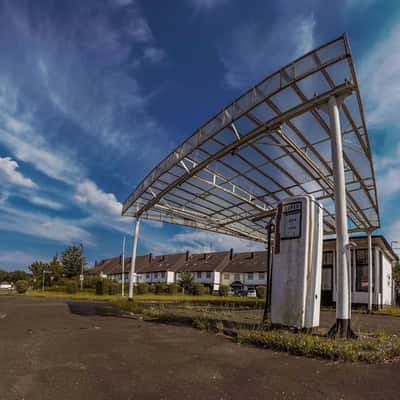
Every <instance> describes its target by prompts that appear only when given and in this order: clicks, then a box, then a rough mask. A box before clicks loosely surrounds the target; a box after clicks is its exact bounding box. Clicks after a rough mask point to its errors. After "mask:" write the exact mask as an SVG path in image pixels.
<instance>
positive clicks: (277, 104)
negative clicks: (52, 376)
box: [122, 36, 379, 242]
mask: <svg viewBox="0 0 400 400" xmlns="http://www.w3.org/2000/svg"><path fill="white" fill-rule="evenodd" d="M332 95H334V96H336V97H337V98H338V99H339V101H342V105H341V107H340V119H341V128H342V137H343V153H344V154H343V155H344V164H345V179H346V194H347V208H348V210H347V213H348V223H349V230H350V231H353V232H357V231H364V232H365V231H366V230H369V229H376V228H378V227H379V210H378V202H377V193H376V186H375V176H374V169H373V162H372V156H371V150H370V146H369V141H368V135H367V128H366V124H365V118H364V113H363V109H362V103H361V96H360V92H359V88H358V83H357V78H356V73H355V69H354V64H353V60H352V56H351V51H350V47H349V44H348V41H347V38H346V36H341V37H339V38H337V39H335V40H333V41H331V42H329V43H327V44H325V45H323V46H321V47H319V48H318V49H315V50H313V51H311V52H309V53H307V54H305V55H304V56H302V57H300V58H298V59H297V60H295V61H293V62H291V63H290V64H288V65H286V66H284V67H282V68H281V69H280V70H278V71H277V72H275V73H273V74H272V75H270V76H268V77H267V78H265V79H264V80H263V81H261V82H260V83H258V84H257V85H256V86H254V87H253V88H251V89H250V90H248V91H246V92H245V93H244V94H242V95H241V96H240V97H239V98H237V99H236V100H234V101H233V102H232V103H231V104H229V105H228V106H227V107H225V108H224V109H222V110H221V111H220V112H218V113H217V114H216V115H215V116H214V117H212V118H211V119H210V120H209V121H208V122H206V123H205V124H204V125H203V126H202V127H200V128H199V129H198V130H196V131H195V132H194V134H193V135H192V136H190V137H189V138H188V139H187V140H186V141H185V142H183V143H182V144H181V145H180V146H178V147H177V148H176V149H175V150H174V151H173V152H172V153H171V154H169V155H168V156H167V157H166V158H165V159H164V160H162V161H161V162H160V163H159V164H158V165H157V166H156V167H155V168H154V169H153V170H152V171H151V172H150V173H149V174H148V175H147V176H146V177H145V178H144V180H143V181H142V182H141V183H140V184H139V185H138V186H137V188H136V189H135V190H134V191H133V192H132V193H131V194H130V196H129V197H128V198H127V200H126V201H125V202H124V205H123V211H122V215H126V216H135V217H141V218H145V219H150V220H156V221H162V222H168V223H174V224H180V225H185V226H190V227H194V228H199V229H206V230H210V231H215V232H220V233H224V234H228V235H233V236H238V237H243V238H247V239H252V240H257V241H262V242H265V241H266V235H265V219H266V218H268V217H270V216H272V215H273V214H274V210H275V207H276V204H277V203H278V202H279V201H280V200H283V199H285V198H287V197H289V196H294V195H302V194H310V195H313V196H314V197H315V198H316V199H317V200H319V201H320V202H321V203H322V204H323V205H324V208H325V215H324V231H325V234H334V233H335V209H334V201H333V196H334V193H333V192H334V191H333V188H334V183H333V175H332V161H331V146H330V129H329V117H328V115H327V114H326V112H325V111H324V109H325V106H326V103H327V101H328V99H329V97H330V96H332Z"/></svg>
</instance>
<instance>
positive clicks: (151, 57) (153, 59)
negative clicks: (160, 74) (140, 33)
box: [143, 47, 166, 64]
mask: <svg viewBox="0 0 400 400" xmlns="http://www.w3.org/2000/svg"><path fill="white" fill-rule="evenodd" d="M165 57H166V53H165V51H164V50H163V49H160V48H159V47H147V48H145V49H144V52H143V58H144V59H145V60H146V61H149V62H150V63H152V64H158V63H160V62H161V61H163V60H164V59H165Z"/></svg>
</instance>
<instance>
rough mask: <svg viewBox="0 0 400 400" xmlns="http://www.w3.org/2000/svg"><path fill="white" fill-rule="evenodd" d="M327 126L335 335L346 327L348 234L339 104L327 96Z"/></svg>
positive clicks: (348, 319)
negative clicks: (333, 237) (332, 206)
mask: <svg viewBox="0 0 400 400" xmlns="http://www.w3.org/2000/svg"><path fill="white" fill-rule="evenodd" d="M328 111H329V120H330V128H331V151H332V164H333V180H334V183H335V188H334V189H335V190H334V193H335V212H336V282H337V299H336V327H337V330H338V333H339V335H341V336H347V335H348V331H349V329H350V318H351V315H350V313H351V311H350V307H349V274H348V268H349V266H348V262H347V259H348V257H347V248H348V245H349V234H348V230H347V206H346V181H345V176H344V162H343V148H342V134H341V129H340V116H339V106H338V104H337V99H336V97H334V96H331V97H330V98H329V101H328Z"/></svg>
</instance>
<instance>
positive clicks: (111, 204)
mask: <svg viewBox="0 0 400 400" xmlns="http://www.w3.org/2000/svg"><path fill="white" fill-rule="evenodd" d="M75 200H76V201H77V202H78V203H79V204H82V205H85V206H87V207H90V208H92V209H95V210H97V211H98V213H100V214H101V215H108V216H112V217H120V216H121V211H122V204H121V203H120V202H119V201H118V200H117V199H116V198H115V195H114V194H112V193H104V192H103V191H102V190H100V189H99V188H98V186H97V185H96V184H95V183H94V182H93V181H90V180H88V179H86V180H85V181H83V182H81V183H79V184H78V185H77V188H76V194H75Z"/></svg>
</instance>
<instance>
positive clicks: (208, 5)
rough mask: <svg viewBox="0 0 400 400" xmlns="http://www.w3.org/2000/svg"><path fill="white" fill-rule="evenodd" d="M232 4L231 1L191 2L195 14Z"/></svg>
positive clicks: (193, 0)
mask: <svg viewBox="0 0 400 400" xmlns="http://www.w3.org/2000/svg"><path fill="white" fill-rule="evenodd" d="M229 3H230V0H189V4H190V6H191V7H193V9H194V11H195V12H200V11H203V12H208V11H211V10H214V9H215V8H217V7H221V6H224V5H227V4H229Z"/></svg>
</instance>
